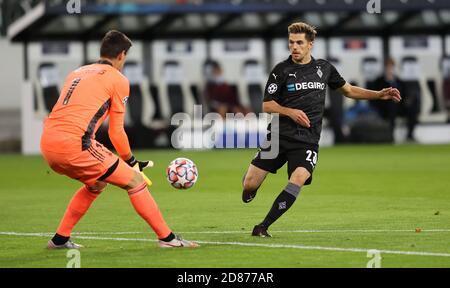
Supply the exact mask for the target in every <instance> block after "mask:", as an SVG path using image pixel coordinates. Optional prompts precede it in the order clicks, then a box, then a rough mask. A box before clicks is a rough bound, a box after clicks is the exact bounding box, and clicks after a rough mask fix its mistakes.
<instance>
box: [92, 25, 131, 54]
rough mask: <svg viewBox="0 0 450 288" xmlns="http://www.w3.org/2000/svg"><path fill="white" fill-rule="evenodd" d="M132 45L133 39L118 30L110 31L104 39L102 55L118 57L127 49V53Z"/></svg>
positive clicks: (101, 48) (101, 49)
mask: <svg viewBox="0 0 450 288" xmlns="http://www.w3.org/2000/svg"><path fill="white" fill-rule="evenodd" d="M131 46H133V44H132V43H131V40H130V39H129V38H128V37H127V36H126V35H125V34H123V33H122V32H119V31H117V30H111V31H108V32H107V33H106V34H105V37H103V39H102V45H101V47H100V57H105V58H110V59H113V58H116V57H117V56H118V55H119V54H120V53H122V51H125V54H127V53H128V50H129V49H130V47H131Z"/></svg>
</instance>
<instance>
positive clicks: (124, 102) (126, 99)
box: [122, 96, 130, 105]
mask: <svg viewBox="0 0 450 288" xmlns="http://www.w3.org/2000/svg"><path fill="white" fill-rule="evenodd" d="M128 98H130V96H127V97H125V98H123V100H122V103H123V105H125V104H126V103H127V101H128Z"/></svg>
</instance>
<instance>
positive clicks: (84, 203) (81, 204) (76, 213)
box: [56, 186, 100, 237]
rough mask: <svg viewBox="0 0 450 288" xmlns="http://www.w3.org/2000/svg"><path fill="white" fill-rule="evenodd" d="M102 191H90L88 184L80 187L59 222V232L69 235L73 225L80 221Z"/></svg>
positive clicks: (62, 234)
mask: <svg viewBox="0 0 450 288" xmlns="http://www.w3.org/2000/svg"><path fill="white" fill-rule="evenodd" d="M99 194H100V193H93V192H90V191H89V190H88V189H87V188H86V186H83V187H82V188H80V189H79V190H78V191H77V193H75V195H74V196H73V197H72V200H70V203H69V206H68V207H67V209H66V212H65V213H64V217H63V219H62V220H61V223H60V224H59V227H58V230H57V231H56V233H57V234H59V235H61V236H65V237H69V236H70V233H71V232H72V229H73V227H75V225H76V224H77V223H78V221H80V219H81V217H83V215H84V214H86V211H87V210H88V209H89V207H90V206H91V204H92V202H94V200H95V199H96V198H97V196H98V195H99Z"/></svg>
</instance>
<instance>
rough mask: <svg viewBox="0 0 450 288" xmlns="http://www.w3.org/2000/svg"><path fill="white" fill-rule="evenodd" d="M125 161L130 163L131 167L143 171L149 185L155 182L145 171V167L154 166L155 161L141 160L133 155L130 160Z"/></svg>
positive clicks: (142, 173)
mask: <svg viewBox="0 0 450 288" xmlns="http://www.w3.org/2000/svg"><path fill="white" fill-rule="evenodd" d="M125 162H126V163H127V164H128V165H130V166H131V167H133V169H135V170H136V171H139V172H141V175H142V177H143V178H144V180H145V182H146V183H147V185H148V186H151V185H152V184H153V183H152V181H151V180H150V179H149V178H148V177H147V176H146V175H145V174H144V172H143V170H144V169H145V168H149V167H153V165H154V164H153V161H139V160H136V157H134V156H133V155H132V156H131V158H130V159H128V160H125Z"/></svg>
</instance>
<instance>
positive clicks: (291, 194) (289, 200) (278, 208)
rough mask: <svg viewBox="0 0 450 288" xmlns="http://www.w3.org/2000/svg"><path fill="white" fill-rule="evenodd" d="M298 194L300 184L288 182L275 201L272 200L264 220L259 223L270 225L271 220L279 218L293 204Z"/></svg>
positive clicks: (266, 226) (265, 225)
mask: <svg viewBox="0 0 450 288" xmlns="http://www.w3.org/2000/svg"><path fill="white" fill-rule="evenodd" d="M299 194H300V186H298V185H295V184H294V183H291V182H289V183H288V185H287V186H286V187H285V188H284V190H283V191H282V192H281V193H280V195H278V197H277V199H275V202H273V205H272V208H271V209H270V211H269V214H267V216H266V218H265V219H264V221H263V222H261V224H259V225H261V226H264V227H265V228H268V227H269V226H270V225H272V223H273V222H275V221H276V220H277V219H278V218H280V217H281V215H283V214H284V212H286V211H287V210H288V209H289V208H290V207H291V206H292V204H294V202H295V200H296V199H297V197H298V195H299Z"/></svg>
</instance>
